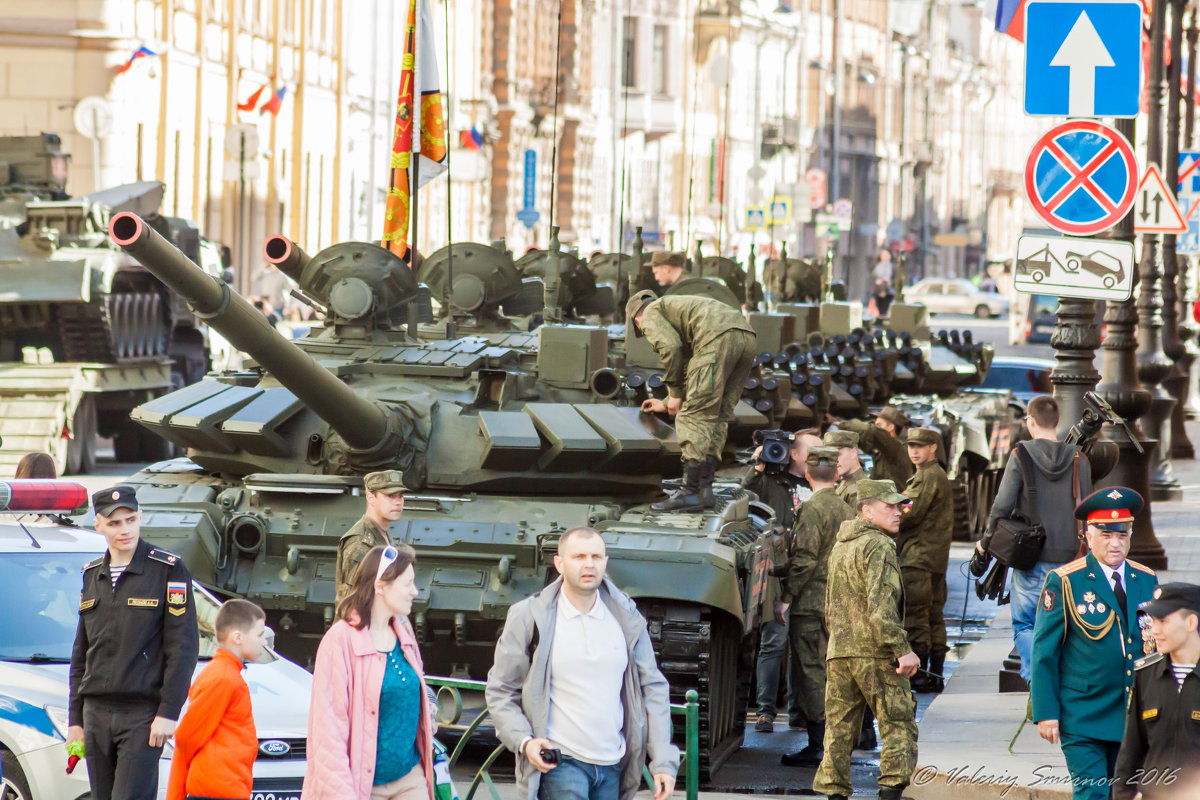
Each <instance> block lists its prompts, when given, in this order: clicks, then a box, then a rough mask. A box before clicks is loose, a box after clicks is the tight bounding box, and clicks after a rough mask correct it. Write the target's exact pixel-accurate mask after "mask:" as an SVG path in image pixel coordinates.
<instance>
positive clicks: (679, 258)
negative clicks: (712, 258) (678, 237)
mask: <svg viewBox="0 0 1200 800" xmlns="http://www.w3.org/2000/svg"><path fill="white" fill-rule="evenodd" d="M650 266H651V267H679V268H680V269H683V268H684V267H685V266H687V256H685V255H684V254H683V253H652V254H651V255H650Z"/></svg>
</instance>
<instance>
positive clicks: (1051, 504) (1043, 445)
mask: <svg viewBox="0 0 1200 800" xmlns="http://www.w3.org/2000/svg"><path fill="white" fill-rule="evenodd" d="M1019 447H1024V448H1025V449H1026V450H1027V451H1028V452H1029V457H1030V460H1032V461H1033V472H1034V475H1033V479H1034V480H1035V481H1037V491H1038V511H1039V512H1040V514H1041V522H1042V527H1043V528H1044V529H1045V530H1046V546H1045V547H1044V548H1042V554H1041V556H1039V557H1038V561H1049V562H1057V563H1062V562H1066V561H1070V560H1071V559H1073V558H1075V555H1076V553H1078V552H1079V538H1078V536H1077V535H1076V532H1075V531H1076V523H1075V506H1076V504H1077V503H1078V502H1079V500H1082V499H1083V498H1084V497H1087V496H1088V495H1089V494H1091V493H1092V467H1091V465H1090V464H1089V463H1088V460H1087V457H1086V456H1084V455H1083V454H1082V453H1081V454H1080V456H1079V496H1078V497H1076V496H1075V495H1074V494H1073V493H1072V485H1071V476H1072V473H1073V462H1074V458H1075V454H1076V453H1077V452H1079V448H1078V447H1076V446H1074V445H1070V444H1063V443H1062V442H1052V441H1050V440H1049V439H1031V440H1029V441H1026V442H1021V444H1020V445H1019ZM1014 508H1016V509H1019V510H1020V511H1021V513H1023V514H1024V515H1025V516H1026V518H1029V519H1032V515H1031V513H1030V507H1029V492H1028V490H1027V489H1026V488H1025V487H1024V486H1023V485H1022V481H1021V470H1020V467H1018V466H1017V453H1016V450H1015V449H1014V450H1013V452H1012V454H1011V455H1009V457H1008V464H1006V465H1005V467H1004V476H1003V477H1002V478H1001V479H1000V488H999V489H998V490H997V491H996V500H995V502H994V503H993V504H992V513H991V514H990V515H989V517H990V518H989V520H988V531H987V533H986V534H985V535H984V538H983V546H984V547H985V548H986V547H987V545H988V542H989V541H990V540H991V533H992V529H993V523H994V522H995V521H996V520H997V519H1000V518H1002V517H1007V516H1008V515H1009V514H1011V513H1012V510H1013V509H1014Z"/></svg>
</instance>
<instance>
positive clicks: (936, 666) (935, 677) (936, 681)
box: [929, 653, 946, 694]
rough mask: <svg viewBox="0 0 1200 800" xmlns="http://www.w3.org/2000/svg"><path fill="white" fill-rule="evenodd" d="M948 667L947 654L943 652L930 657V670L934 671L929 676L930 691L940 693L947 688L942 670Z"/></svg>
mask: <svg viewBox="0 0 1200 800" xmlns="http://www.w3.org/2000/svg"><path fill="white" fill-rule="evenodd" d="M945 668H946V655H945V653H942V654H940V655H936V656H932V655H931V656H930V657H929V671H930V672H931V673H933V674H932V675H930V676H929V683H930V689H929V691H931V692H934V693H936V694H940V693H941V692H942V690H944V689H945V688H946V679H945V678H943V677H942V671H943V670H944V669H945Z"/></svg>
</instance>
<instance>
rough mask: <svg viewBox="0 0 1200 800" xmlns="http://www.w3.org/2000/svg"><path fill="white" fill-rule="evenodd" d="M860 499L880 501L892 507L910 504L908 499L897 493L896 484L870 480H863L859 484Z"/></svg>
mask: <svg viewBox="0 0 1200 800" xmlns="http://www.w3.org/2000/svg"><path fill="white" fill-rule="evenodd" d="M858 499H859V500H860V501H862V500H879V501H882V502H884V503H887V504H888V505H890V506H894V505H897V504H898V503H907V502H908V498H907V497H905V496H904V495H902V494H900V493H899V492H897V491H896V484H895V483H894V482H892V481H873V480H871V479H870V478H863V479H862V480H860V481H859V482H858Z"/></svg>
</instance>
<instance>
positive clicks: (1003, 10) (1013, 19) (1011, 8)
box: [988, 0, 1025, 42]
mask: <svg viewBox="0 0 1200 800" xmlns="http://www.w3.org/2000/svg"><path fill="white" fill-rule="evenodd" d="M993 4H994V11H995V15H994V17H993V18H994V19H995V22H996V30H997V31H999V32H1000V33H1003V34H1007V35H1009V36H1011V37H1012V38H1014V39H1016V40H1017V41H1018V42H1024V41H1025V0H991V2H989V3H988V7H989V9H991V8H992V7H993Z"/></svg>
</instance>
